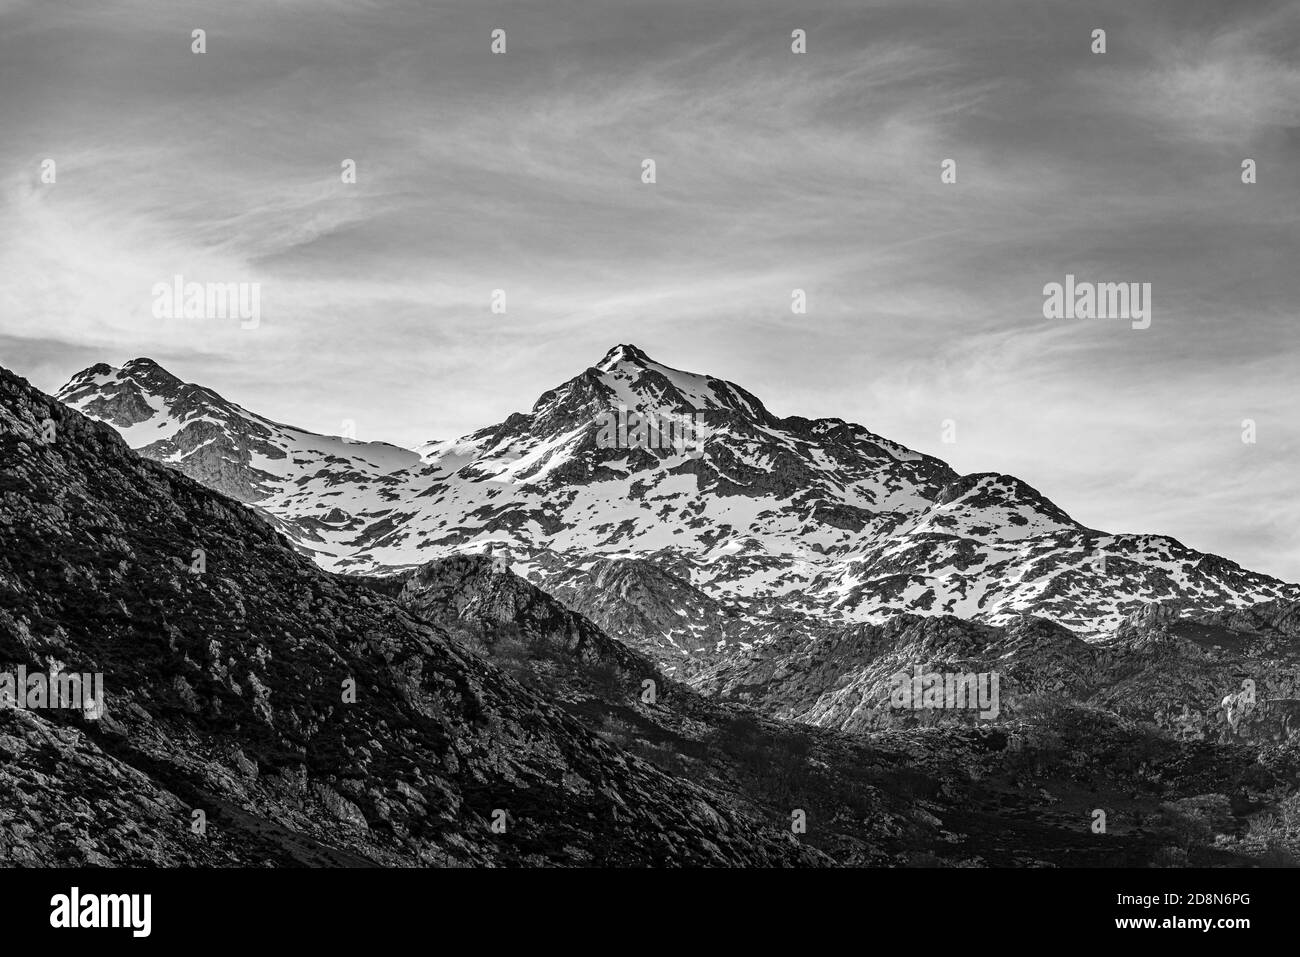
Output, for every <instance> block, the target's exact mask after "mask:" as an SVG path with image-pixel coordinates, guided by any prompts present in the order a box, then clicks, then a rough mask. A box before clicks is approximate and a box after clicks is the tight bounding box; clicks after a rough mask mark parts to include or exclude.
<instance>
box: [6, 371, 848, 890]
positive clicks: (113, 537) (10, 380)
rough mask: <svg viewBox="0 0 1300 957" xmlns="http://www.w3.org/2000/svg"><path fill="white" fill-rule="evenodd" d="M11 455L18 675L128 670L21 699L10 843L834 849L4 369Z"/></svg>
mask: <svg viewBox="0 0 1300 957" xmlns="http://www.w3.org/2000/svg"><path fill="white" fill-rule="evenodd" d="M134 371H135V372H136V374H146V375H149V376H150V377H151V378H153V377H156V373H154V372H152V370H144V371H143V373H141V370H140V367H139V365H138V364H137V365H136V367H135V369H134ZM126 391H128V392H129V390H126ZM184 395H185V393H184V392H178V393H177V399H176V403H174V404H173V408H174V407H175V405H176V404H179V403H181V402H185V401H187V400H186V399H185V398H183V396H184ZM150 398H152V396H149V397H146V398H145V402H146V403H147V402H148V401H149V399H150ZM197 398H199V399H203V400H204V401H207V400H206V399H205V398H204V397H201V396H200V397H197ZM123 401H124V402H130V401H131V400H130V399H129V398H125V399H124V400H123ZM47 423H48V425H47ZM137 424H139V423H137ZM0 464H2V465H3V469H2V470H0V535H2V536H3V543H4V548H3V549H0V673H3V674H6V675H12V674H16V673H17V669H19V668H20V667H21V668H26V669H27V671H28V673H29V674H35V673H37V672H47V671H54V670H61V671H63V672H76V673H84V674H94V673H99V674H101V675H102V681H103V689H104V690H103V694H102V695H101V697H100V705H101V706H102V708H103V713H102V715H101V716H99V717H97V718H96V717H94V716H92V715H89V714H87V713H86V712H85V711H84V710H80V709H75V708H34V709H17V708H9V707H6V708H0V755H2V756H3V757H4V760H3V762H0V861H4V862H6V863H22V864H45V865H49V864H117V865H122V864H147V863H153V864H167V865H175V864H188V865H230V864H258V865H265V864H275V865H291V864H299V865H301V864H308V865H330V866H357V865H374V864H403V865H452V866H456V865H537V864H597V865H601V864H603V865H651V864H688V865H706V864H707V865H757V866H765V865H805V864H817V863H820V862H824V861H825V858H823V857H822V856H820V855H819V854H818V853H817V852H815V851H813V850H812V849H810V848H807V847H802V846H800V845H799V844H798V843H797V842H795V841H794V840H792V837H791V836H790V835H789V834H788V833H783V829H782V828H781V827H779V826H776V827H774V826H773V825H772V824H771V823H770V822H766V821H762V820H759V819H757V818H755V817H753V816H751V815H749V814H747V813H746V812H745V811H744V810H742V809H740V807H739V805H738V803H737V801H736V800H734V799H733V798H731V797H730V796H729V795H727V794H725V793H718V792H714V791H710V790H708V789H706V788H704V787H701V786H699V785H697V784H695V783H692V782H690V781H687V780H684V779H681V778H678V777H674V776H672V775H670V774H667V773H665V772H664V771H662V770H660V769H659V768H657V767H656V766H655V765H653V764H651V763H649V762H647V761H644V760H641V759H638V758H635V757H632V756H630V755H628V754H627V753H626V752H624V751H622V750H620V749H619V748H618V747H617V746H615V745H613V744H611V743H609V742H608V741H606V740H604V739H603V738H601V737H600V736H599V735H597V734H595V733H593V732H591V731H589V730H588V729H587V728H586V727H584V726H583V724H582V723H581V722H580V721H578V720H577V719H576V718H575V717H573V716H572V715H571V714H568V713H566V712H565V711H564V710H562V709H561V708H559V707H557V706H556V705H555V704H553V703H552V702H551V701H550V700H549V696H544V695H541V694H538V693H537V692H535V691H532V690H529V689H528V688H525V687H524V686H523V685H521V684H520V683H519V682H518V681H516V680H515V679H514V678H512V677H510V676H509V675H508V674H507V673H506V672H504V671H503V670H501V669H500V668H498V667H497V666H495V665H493V664H492V663H491V662H490V661H488V660H487V659H486V658H484V657H482V656H480V655H477V654H475V653H474V652H473V651H471V650H469V649H467V648H466V647H465V646H464V645H462V644H461V643H460V642H458V641H457V640H456V639H455V638H453V637H452V636H451V634H450V633H449V632H448V631H447V630H446V629H445V628H443V627H440V626H438V625H435V624H433V623H431V622H430V621H428V620H426V619H423V618H419V617H417V616H415V615H413V614H412V613H411V612H410V611H409V610H407V609H406V608H405V607H404V606H403V605H402V604H401V603H399V602H398V601H397V600H396V599H395V598H393V597H391V596H389V595H387V594H385V593H384V590H383V588H382V586H380V585H376V584H372V583H369V582H367V581H365V580H361V579H357V578H353V577H349V576H337V575H333V574H330V573H329V572H326V571H324V570H322V569H320V568H318V567H317V566H316V565H314V564H313V563H311V562H310V561H308V560H307V559H306V558H304V557H303V556H301V555H299V554H298V553H297V552H295V551H294V550H293V549H292V548H291V547H290V546H289V543H288V542H287V540H286V539H284V538H283V537H282V536H281V535H279V534H278V533H277V532H275V531H274V530H273V529H272V528H271V527H270V526H269V525H267V524H266V523H265V522H264V521H263V520H262V519H261V518H260V517H259V516H258V515H257V514H256V513H255V512H253V511H252V510H250V509H248V508H246V507H245V506H243V505H241V504H240V503H238V502H236V501H234V500H233V499H232V498H230V497H227V496H226V495H223V494H220V493H217V492H214V491H212V490H211V489H208V488H206V487H205V486H203V485H200V484H199V483H197V482H195V481H194V480H192V479H190V478H189V477H188V476H185V475H183V474H181V472H180V471H179V470H177V469H175V468H172V467H168V466H163V465H159V464H157V463H155V462H152V461H149V460H147V459H144V458H142V457H140V456H138V455H136V454H135V453H133V452H132V451H131V450H130V449H129V448H128V447H127V446H126V444H125V443H124V442H123V441H122V439H121V438H120V437H119V435H118V434H117V432H116V431H114V430H113V429H111V428H109V427H107V426H105V425H102V424H99V423H96V422H92V421H90V420H89V419H87V418H85V417H83V416H82V415H80V414H78V413H77V412H74V411H72V410H71V409H69V408H67V407H66V406H63V405H61V404H60V403H58V402H57V401H55V400H53V399H51V398H50V397H48V396H45V395H43V394H41V393H39V392H37V391H36V390H35V389H33V388H31V387H30V386H29V385H28V384H27V383H26V382H25V381H24V380H22V379H19V378H17V377H16V376H14V375H13V374H11V373H10V372H8V371H7V370H3V369H0ZM196 549H198V550H202V555H203V558H204V561H203V562H201V563H199V564H197V565H196V564H195V563H194V562H193V561H192V556H193V555H194V554H195V550H196ZM421 582H422V583H423V584H425V585H428V582H427V581H425V580H424V579H421ZM426 591H427V589H426ZM444 614H445V613H444ZM588 627H589V628H590V627H591V626H588ZM593 630H594V629H593ZM601 640H602V641H603V643H604V644H603V646H602V647H603V649H604V651H605V652H607V653H613V652H612V649H613V646H612V644H611V643H610V640H609V639H607V638H604V637H603V636H602V638H601ZM628 660H629V661H630V660H632V658H631V656H630V653H628ZM349 687H350V688H351V689H352V697H351V699H349V690H348V689H349ZM38 703H39V702H38ZM195 811H202V812H203V814H204V815H205V816H206V817H205V820H204V821H203V822H202V823H203V824H204V825H205V827H204V828H203V829H202V833H200V832H199V831H196V830H195V822H196V820H197V819H196V816H195V813H194V812H195ZM502 812H503V813H502ZM502 822H503V823H504V827H505V830H504V831H501V830H499V829H494V824H500V823H502ZM784 830H785V831H786V832H788V828H786V829H784Z"/></svg>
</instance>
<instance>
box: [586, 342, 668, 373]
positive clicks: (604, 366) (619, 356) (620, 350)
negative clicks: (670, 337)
mask: <svg viewBox="0 0 1300 957" xmlns="http://www.w3.org/2000/svg"><path fill="white" fill-rule="evenodd" d="M652 362H654V360H653V359H651V358H650V357H649V356H648V355H646V354H645V352H644V351H643V350H641V349H639V348H637V347H636V346H634V345H631V344H630V343H621V344H619V345H616V346H614V348H612V349H610V350H609V351H608V352H606V353H605V358H603V359H601V360H600V362H599V363H597V364H596V368H597V369H600V370H601V371H602V372H608V371H609V370H610V369H612V368H614V367H615V366H618V365H623V364H625V363H631V364H634V365H643V366H644V365H649V364H650V363H652Z"/></svg>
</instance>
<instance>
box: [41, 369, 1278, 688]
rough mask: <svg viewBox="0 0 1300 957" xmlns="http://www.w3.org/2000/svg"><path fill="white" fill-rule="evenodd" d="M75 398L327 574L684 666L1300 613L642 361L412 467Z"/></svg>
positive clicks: (1191, 561)
mask: <svg viewBox="0 0 1300 957" xmlns="http://www.w3.org/2000/svg"><path fill="white" fill-rule="evenodd" d="M58 395H59V398H60V399H61V400H63V401H64V402H67V403H68V404H69V405H71V406H72V407H74V408H77V409H78V410H80V411H83V412H85V413H86V414H88V415H91V416H93V417H96V418H101V419H103V420H104V421H107V422H110V423H111V424H113V425H115V426H116V427H117V428H119V429H120V430H122V432H123V435H124V437H125V438H127V440H128V442H129V443H130V444H131V445H132V446H133V447H135V448H137V449H138V450H139V451H140V452H141V453H142V454H144V455H146V456H147V457H150V458H154V459H155V460H158V461H163V462H166V463H168V464H173V465H175V466H176V467H178V468H181V469H182V470H186V471H188V472H189V473H190V474H192V475H195V476H196V477H198V478H200V480H201V481H205V482H208V483H209V484H212V485H213V486H214V487H217V488H225V489H226V490H228V491H230V493H231V494H236V495H237V497H240V498H241V500H243V501H249V502H251V503H254V504H255V505H256V506H257V507H258V508H259V509H261V510H263V511H265V513H266V514H267V515H268V516H270V517H271V518H272V519H273V520H274V521H275V522H276V523H277V527H278V528H280V529H281V530H282V531H284V532H285V533H286V534H287V535H288V536H289V537H290V538H291V539H292V540H293V541H294V542H295V543H296V544H297V545H298V546H299V547H300V548H301V549H303V550H304V551H305V552H307V553H308V554H310V555H311V556H312V557H313V558H314V559H315V560H316V561H317V562H319V563H320V564H321V565H323V566H324V567H326V568H330V569H334V570H340V571H353V572H361V573H365V574H383V573H389V572H393V571H397V570H401V569H409V568H413V567H416V566H418V565H421V564H423V563H424V562H426V561H428V560H429V559H432V558H438V557H443V556H447V555H452V554H457V553H483V552H486V551H488V550H490V549H491V550H495V552H496V553H497V554H499V555H500V554H505V553H507V552H508V555H509V561H510V564H511V567H513V568H514V569H515V570H517V571H518V572H519V573H520V574H522V575H524V576H525V577H527V578H529V579H530V580H532V581H534V582H535V583H537V584H539V585H542V586H543V587H545V588H546V589H547V590H549V591H551V592H552V593H554V594H556V595H557V596H560V597H562V598H563V599H564V600H565V602H566V603H568V604H569V605H570V606H571V607H573V608H575V609H578V610H580V611H582V612H583V613H584V614H586V615H587V616H588V617H590V618H591V619H592V620H593V621H594V622H595V623H597V624H598V625H600V626H601V627H602V628H604V629H605V630H606V631H608V632H609V633H610V634H611V635H613V636H614V637H617V638H619V639H621V640H623V641H626V642H628V643H630V644H632V645H633V646H635V647H637V648H640V649H642V650H644V651H646V652H647V653H650V654H652V656H654V657H655V658H656V659H657V660H659V661H661V662H664V663H665V664H667V665H668V666H669V667H677V664H676V662H678V661H680V660H681V659H682V658H683V657H684V656H687V655H694V656H697V657H698V656H700V655H704V656H705V657H708V656H711V655H713V654H715V653H716V651H717V649H719V648H722V647H726V646H728V645H744V644H753V643H755V642H765V641H769V640H772V639H774V638H776V637H780V636H789V635H797V636H801V637H803V638H811V637H813V636H815V635H818V634H822V633H824V632H825V631H826V629H827V628H828V627H831V628H835V627H839V626H848V625H855V624H883V623H885V622H886V621H888V620H889V619H890V618H891V617H893V616H894V615H897V614H900V613H905V614H915V615H923V616H942V615H954V616H958V617H961V618H965V619H970V620H975V621H981V622H985V623H988V624H994V625H996V624H1005V623H1007V622H1010V621H1012V620H1013V619H1015V618H1017V617H1018V616H1020V615H1024V614H1032V615H1038V616H1041V617H1045V618H1050V619H1051V620H1053V621H1055V622H1057V623H1059V624H1061V625H1063V626H1065V627H1067V628H1070V629H1072V630H1074V631H1077V632H1080V633H1082V634H1084V635H1086V636H1090V637H1100V636H1102V635H1104V634H1107V633H1109V632H1110V631H1112V630H1113V629H1114V628H1116V627H1118V626H1119V624H1120V623H1121V622H1122V621H1123V620H1124V619H1125V617H1126V616H1127V615H1129V614H1131V613H1133V612H1135V611H1137V610H1138V609H1140V608H1141V607H1142V606H1143V605H1145V604H1148V603H1158V602H1168V601H1173V600H1178V601H1181V602H1183V603H1184V604H1185V607H1186V608H1187V610H1188V611H1189V612H1206V613H1208V612H1218V611H1227V610H1231V609H1237V608H1246V607H1249V606H1251V605H1254V604H1257V603H1259V602H1264V601H1271V600H1295V599H1297V598H1300V586H1297V585H1293V584H1288V583H1284V582H1281V581H1279V580H1277V579H1274V578H1271V577H1269V576H1267V575H1262V574H1258V573H1255V572H1251V571H1248V570H1246V569H1243V568H1241V567H1240V566H1239V565H1237V564H1235V563H1233V562H1231V561H1229V560H1227V559H1224V558H1220V557H1218V556H1214V555H1207V554H1203V553H1200V552H1196V551H1194V550H1192V549H1189V548H1187V547H1186V546H1184V545H1183V544H1181V543H1180V542H1178V541H1176V540H1175V539H1172V538H1169V537H1167V536H1161V535H1147V534H1112V533H1107V532H1102V531H1097V530H1094V529H1089V528H1086V527H1084V526H1082V525H1080V524H1079V523H1077V522H1075V521H1074V520H1073V519H1071V518H1070V517H1069V515H1068V514H1067V513H1066V512H1065V511H1063V510H1062V509H1061V508H1060V507H1058V506H1057V505H1056V504H1054V503H1052V502H1051V501H1049V500H1048V499H1047V498H1045V497H1044V496H1043V495H1041V494H1040V493H1039V492H1038V491H1036V490H1035V489H1033V488H1032V487H1031V486H1029V485H1027V484H1026V483H1024V482H1022V481H1020V480H1018V479H1016V478H1014V477H1012V476H1008V475H1000V474H992V473H983V474H974V475H965V476H962V475H958V474H957V473H956V472H954V471H953V470H952V469H951V468H950V467H949V466H947V465H946V464H945V463H943V462H941V461H939V460H938V459H935V458H932V457H930V456H927V455H923V454H921V453H918V452H914V451H911V450H909V449H907V448H906V447H904V446H902V445H899V444H897V443H895V442H891V441H889V440H887V439H885V438H882V437H880V436H878V435H875V434H873V433H872V432H870V431H868V430H867V429H865V428H863V427H862V426H859V425H854V424H851V423H848V422H844V421H842V420H839V419H816V420H810V419H805V418H800V417H798V416H791V417H787V418H780V417H777V416H776V415H774V414H773V413H771V412H769V411H768V410H767V408H766V407H765V406H764V405H763V403H762V402H761V401H760V400H759V399H758V398H756V397H755V396H754V395H753V394H751V393H749V392H748V391H746V390H745V389H743V388H741V387H740V386H737V385H734V384H732V383H729V382H725V381H723V380H721V379H717V378H714V377H712V376H707V375H700V374H695V373H688V372H682V371H680V370H677V369H673V368H670V367H668V366H666V365H663V364H662V363H659V362H656V361H654V360H653V359H651V358H649V357H648V356H647V355H646V354H645V353H644V352H642V351H641V350H640V349H638V348H636V347H635V346H631V345H620V346H616V347H615V348H613V349H611V350H610V351H609V352H608V353H607V354H606V355H605V356H604V357H603V358H602V359H601V361H600V362H599V363H597V364H596V365H595V366H592V367H590V368H588V369H586V370H584V371H583V372H582V373H580V374H579V375H577V376H576V377H574V378H572V379H570V380H568V381H567V382H565V383H563V384H562V385H560V386H558V387H556V388H554V389H551V390H550V391H548V392H546V393H545V394H543V395H542V396H541V397H540V398H539V399H538V400H537V401H536V402H535V403H534V404H533V407H532V409H531V411H529V412H527V413H515V414H513V415H511V416H509V417H508V418H507V419H506V420H505V421H504V422H502V423H499V424H497V425H494V426H490V427H488V428H485V429H481V430H479V431H477V432H475V433H472V434H471V435H468V436H465V437H463V438H460V439H455V440H448V441H443V442H433V443H429V444H427V445H426V446H424V447H422V448H421V450H420V452H419V457H420V459H421V461H419V462H416V463H413V462H411V460H410V456H412V455H414V453H406V454H403V453H402V452H400V451H399V450H395V449H393V448H392V447H391V446H376V445H374V444H370V445H365V446H353V445H350V444H346V443H345V440H342V439H333V440H331V439H325V438H323V437H319V436H312V435H311V434H310V433H306V432H303V431H302V430H296V429H291V428H289V427H287V426H280V425H276V424H275V423H271V422H270V421H269V420H266V419H264V418H261V417H258V416H255V415H253V414H251V413H248V412H246V411H244V410H243V409H241V408H240V407H238V406H235V405H233V404H231V403H229V402H227V401H226V400H224V399H222V398H221V397H220V396H217V395H215V393H212V392H211V391H210V390H207V389H203V388H201V387H198V386H187V385H182V384H179V381H178V380H176V379H175V378H174V377H172V376H170V375H169V374H167V373H165V372H163V371H162V370H160V369H159V368H158V367H157V366H156V365H155V364H153V363H152V362H149V361H148V360H135V361H134V362H132V363H128V364H127V365H126V366H124V367H123V368H122V369H119V370H112V369H109V368H107V367H104V366H96V367H94V368H92V369H90V370H87V371H86V372H83V373H81V374H80V375H78V376H76V377H74V379H73V380H72V381H71V382H69V383H68V385H67V386H65V387H64V388H63V389H61V390H60V391H59V393H58ZM638 419H640V421H638ZM651 425H653V426H654V427H653V428H652V427H650V426H651ZM331 443H339V444H331ZM674 443H675V444H674Z"/></svg>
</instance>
